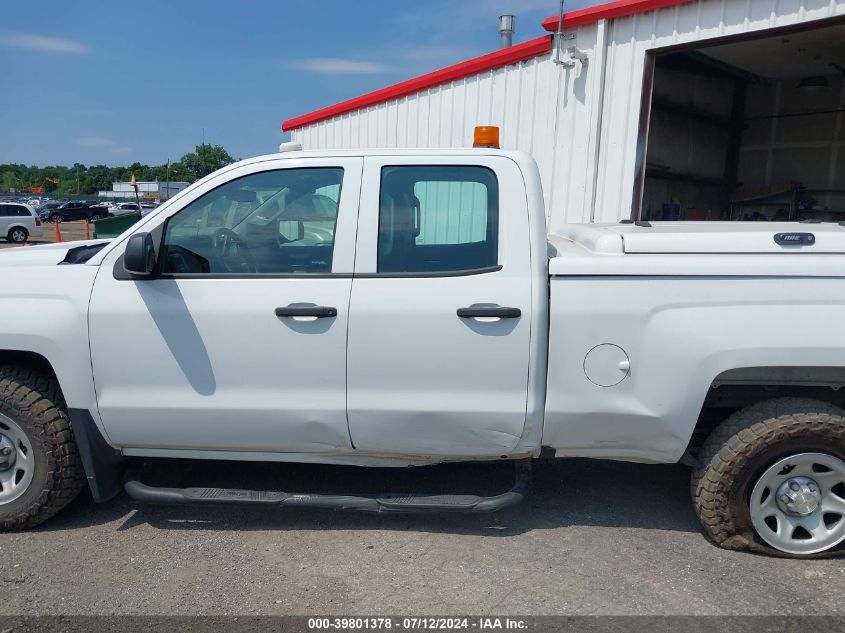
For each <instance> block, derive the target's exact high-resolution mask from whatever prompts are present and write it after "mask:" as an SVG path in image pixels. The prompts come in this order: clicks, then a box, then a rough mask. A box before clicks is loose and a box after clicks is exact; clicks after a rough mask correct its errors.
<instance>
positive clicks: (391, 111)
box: [293, 0, 845, 231]
mask: <svg viewBox="0 0 845 633" xmlns="http://www.w3.org/2000/svg"><path fill="white" fill-rule="evenodd" d="M841 15H845V0H704V1H701V2H696V3H690V4H683V5H678V6H675V7H672V8H668V9H662V10H659V11H652V12H649V13H642V14H637V15H631V16H627V17H624V18H618V19H615V20H612V21H610V22H608V23H605V22H603V21H602V22H599V23H598V24H589V25H585V26H582V27H578V28H576V29H573V30H572V32H571V33H568V34H571V35H574V36H575V37H576V39H575V42H574V43H575V44H576V45H577V46H578V47H579V48H580V49H581V50H583V51H586V52H587V53H588V54H589V57H590V60H589V64H588V65H586V66H583V67H580V66H579V67H576V68H575V69H571V70H570V69H564V68H561V67H559V66H557V65H555V64H554V63H553V61H552V59H551V56H550V55H544V56H540V57H536V58H533V59H530V60H527V61H524V62H520V63H518V64H514V65H512V66H507V67H505V68H499V69H497V70H494V71H490V72H485V73H481V74H479V75H475V76H472V77H467V78H464V79H461V80H459V81H455V82H452V83H449V84H444V85H442V86H439V87H437V88H433V89H431V90H426V91H423V92H420V93H417V94H414V95H411V96H408V97H403V98H401V99H396V100H393V101H389V102H386V103H382V104H379V105H377V106H373V107H371V108H367V109H364V110H359V111H356V112H352V113H348V114H344V115H342V116H339V117H336V118H334V119H329V120H326V121H322V122H319V123H316V124H313V125H309V126H306V127H303V128H300V129H297V130H295V131H294V132H293V137H294V139H295V140H297V141H299V142H301V143H302V144H303V145H304V146H305V147H306V148H308V149H332V148H356V147H468V146H469V145H471V143H472V129H473V127H474V126H475V125H485V124H486V125H497V126H499V127H500V128H501V130H502V147H504V148H508V149H519V150H524V151H526V152H529V153H531V154H532V155H533V156H534V158H535V159H536V160H537V163H538V164H539V166H540V173H541V177H542V181H543V187H544V193H545V199H546V206H547V209H549V211H548V213H550V215H551V217H550V218H549V223H550V226H549V228H550V230H551V231H554V230H555V228H556V227H557V226H559V225H560V224H561V223H564V222H587V221H590V220H591V219H593V220H595V221H614V220H617V219H619V218H623V217H628V216H629V215H630V211H631V198H632V191H633V184H634V176H635V162H636V143H637V134H638V119H639V111H640V99H641V93H642V86H643V69H644V64H645V56H646V51H648V50H650V49H654V48H662V47H665V46H671V45H676V44H684V43H690V42H698V41H702V40H706V39H709V38H713V37H720V36H725V35H735V34H741V33H752V32H755V31H761V30H764V29H768V28H773V27H780V26H789V25H794V24H800V23H803V22H809V21H812V20H820V19H824V18H829V17H834V16H841ZM601 85H604V93H603V100H600V97H601V96H602V91H601V90H600V89H599V88H600V86H601ZM599 124H600V126H601V127H600V129H601V135H600V140H599V142H598V144H597V138H596V136H595V133H596V132H597V130H598V129H599Z"/></svg>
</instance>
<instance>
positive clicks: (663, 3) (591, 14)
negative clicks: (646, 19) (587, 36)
mask: <svg viewBox="0 0 845 633" xmlns="http://www.w3.org/2000/svg"><path fill="white" fill-rule="evenodd" d="M691 1H692V0H617V2H608V3H607V4H600V5H598V6H595V7H587V8H585V9H578V10H577V11H569V12H568V13H564V14H563V25H564V27H567V28H568V27H573V26H580V25H582V24H592V23H594V22H598V21H599V20H610V19H613V18H621V17H623V16H626V15H632V14H634V13H645V12H646V11H654V10H655V9H664V8H666V7H673V6H675V5H676V4H685V3H687V2H691ZM557 24H558V16H556V15H553V16H551V17H549V18H546V19H545V20H543V28H544V29H546V30H547V31H551V32H554V31H557Z"/></svg>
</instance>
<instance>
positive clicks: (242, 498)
mask: <svg viewBox="0 0 845 633" xmlns="http://www.w3.org/2000/svg"><path fill="white" fill-rule="evenodd" d="M530 485H531V462H530V461H528V460H525V461H521V462H517V465H516V480H515V482H514V485H513V488H511V489H510V490H509V491H507V492H505V493H503V494H500V495H495V496H492V497H479V496H475V495H429V494H408V493H401V494H389V493H385V494H380V495H373V496H354V495H327V494H297V493H291V492H280V491H278V492H277V491H272V490H235V489H228V488H157V487H153V486H147V485H146V484H143V483H141V482H140V481H138V480H137V479H128V480H127V481H126V483H125V484H124V489H125V490H126V494H128V495H129V496H130V497H131V498H132V499H134V500H135V501H139V502H142V503H153V504H160V505H186V504H231V503H236V504H253V505H275V506H284V507H295V508H330V509H333V510H363V511H365V512H397V513H398V512H456V513H463V512H466V513H483V512H496V511H498V510H502V509H504V508H508V507H510V506H513V505H516V504H517V503H519V502H521V501H522V500H523V499H524V498H525V496H526V495H527V494H528V489H529V488H530Z"/></svg>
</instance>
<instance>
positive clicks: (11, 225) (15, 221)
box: [0, 202, 44, 244]
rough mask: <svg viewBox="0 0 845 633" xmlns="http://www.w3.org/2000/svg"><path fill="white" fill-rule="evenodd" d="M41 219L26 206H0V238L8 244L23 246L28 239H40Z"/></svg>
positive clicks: (3, 204) (7, 203)
mask: <svg viewBox="0 0 845 633" xmlns="http://www.w3.org/2000/svg"><path fill="white" fill-rule="evenodd" d="M43 231H44V229H43V227H42V226H41V218H39V217H38V214H37V213H36V212H35V209H33V208H32V207H31V206H29V205H28V204H18V203H9V202H4V203H2V204H0V236H3V237H5V238H6V240H7V241H9V242H15V243H16V244H23V243H24V242H26V241H27V240H28V239H29V238H30V237H41V234H42V233H43Z"/></svg>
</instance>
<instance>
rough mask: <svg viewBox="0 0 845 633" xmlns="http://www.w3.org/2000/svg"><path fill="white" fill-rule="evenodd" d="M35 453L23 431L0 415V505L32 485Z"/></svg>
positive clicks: (13, 498)
mask: <svg viewBox="0 0 845 633" xmlns="http://www.w3.org/2000/svg"><path fill="white" fill-rule="evenodd" d="M34 473H35V453H34V452H33V450H32V444H31V442H30V441H29V438H28V437H27V436H26V433H24V432H23V429H22V428H21V427H20V426H18V424H17V423H16V422H15V421H14V420H12V419H11V418H9V417H7V416H5V415H3V414H2V413H0V505H5V504H7V503H11V502H12V501H14V500H15V499H17V498H19V497H20V496H21V495H23V493H25V492H26V491H27V489H28V488H29V484H31V483H32V476H33V474H34Z"/></svg>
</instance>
